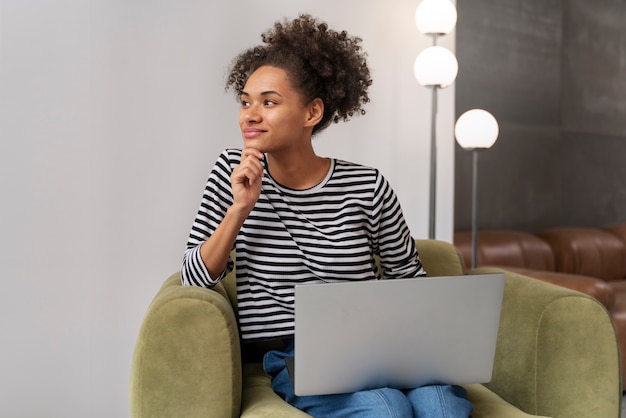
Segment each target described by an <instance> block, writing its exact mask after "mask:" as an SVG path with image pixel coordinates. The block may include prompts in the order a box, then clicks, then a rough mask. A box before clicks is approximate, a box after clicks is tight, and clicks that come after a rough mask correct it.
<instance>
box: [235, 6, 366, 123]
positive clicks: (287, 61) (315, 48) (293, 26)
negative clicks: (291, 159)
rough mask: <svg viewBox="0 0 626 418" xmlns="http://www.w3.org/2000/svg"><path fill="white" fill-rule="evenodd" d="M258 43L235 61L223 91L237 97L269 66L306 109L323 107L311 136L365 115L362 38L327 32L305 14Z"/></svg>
mask: <svg viewBox="0 0 626 418" xmlns="http://www.w3.org/2000/svg"><path fill="white" fill-rule="evenodd" d="M261 38H262V40H263V44H262V45H259V46H256V47H253V48H250V49H248V50H246V51H244V52H242V53H241V54H239V55H238V56H237V57H236V58H235V59H234V60H233V62H232V64H231V67H230V72H229V74H228V77H227V81H226V90H234V92H235V94H236V95H237V96H239V95H240V94H241V92H242V91H243V89H244V86H245V84H246V81H247V80H248V77H250V74H252V73H253V72H254V71H255V70H257V69H258V68H259V67H261V66H264V65H269V66H273V67H277V68H281V69H283V70H285V71H286V72H287V74H288V77H289V80H290V82H291V84H292V86H293V87H294V88H295V89H296V90H298V91H299V92H300V93H301V94H302V96H303V98H304V100H305V103H310V102H311V101H312V100H314V99H316V98H320V99H322V101H323V102H324V116H323V117H322V120H321V121H320V122H319V123H318V124H317V125H316V126H315V127H314V128H313V134H316V133H318V132H320V131H321V130H323V129H325V128H326V127H328V126H329V125H330V124H331V122H334V123H337V122H339V121H340V120H344V121H347V120H349V119H350V118H351V117H352V116H354V114H355V113H357V114H359V113H360V114H365V110H364V109H363V105H364V104H365V103H368V102H369V101H370V99H369V96H368V93H367V89H368V87H369V86H370V85H371V84H372V80H371V78H370V71H369V68H368V66H367V61H366V57H367V54H366V53H365V52H364V51H363V49H362V47H361V45H360V43H361V41H362V40H361V39H360V38H357V37H353V36H350V35H349V34H348V33H347V32H346V31H342V32H337V31H334V30H332V29H329V27H328V25H327V24H326V23H324V22H320V21H318V20H316V19H315V18H313V17H312V16H310V15H307V14H302V15H300V16H299V17H298V18H296V19H294V20H292V21H287V20H284V21H283V22H280V21H278V22H276V23H275V24H274V26H273V28H272V29H270V30H268V31H266V32H265V33H263V34H262V36H261Z"/></svg>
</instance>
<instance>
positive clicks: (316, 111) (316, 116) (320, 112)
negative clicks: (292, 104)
mask: <svg viewBox="0 0 626 418" xmlns="http://www.w3.org/2000/svg"><path fill="white" fill-rule="evenodd" d="M323 117H324V101H322V99H320V98H319V97H317V98H315V99H313V101H312V102H311V103H310V104H309V112H308V113H307V119H306V122H305V123H306V126H311V127H313V126H315V125H317V124H318V123H320V121H321V120H322V118H323Z"/></svg>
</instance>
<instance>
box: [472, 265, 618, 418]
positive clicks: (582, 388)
mask: <svg viewBox="0 0 626 418" xmlns="http://www.w3.org/2000/svg"><path fill="white" fill-rule="evenodd" d="M493 271H502V270H499V269H496V268H479V269H476V270H474V271H472V273H486V272H493ZM505 274H506V287H505V291H504V299H503V303H502V313H501V320H500V330H499V335H498V345H497V348H496V358H495V363H494V374H493V379H492V381H491V382H490V383H488V384H486V385H485V386H487V387H488V388H489V389H491V390H492V391H493V392H495V393H496V394H498V395H499V396H500V397H502V398H503V399H505V400H506V401H508V402H509V403H511V404H512V405H514V406H517V407H519V408H520V409H522V410H524V411H525V412H527V413H530V414H535V415H545V416H551V417H572V416H594V417H609V416H614V417H616V416H619V414H620V403H621V393H622V391H621V383H620V358H619V345H618V342H617V338H616V334H615V329H614V326H613V322H612V321H611V318H610V316H609V314H608V312H607V310H606V308H605V307H604V306H603V305H602V304H601V303H599V302H598V301H597V300H595V299H593V298H591V297H589V296H587V295H584V294H582V293H579V292H576V291H573V290H570V289H566V288H563V287H560V286H556V285H552V284H550V283H546V282H542V281H539V280H534V279H531V278H529V277H526V276H524V275H521V274H517V273H513V272H505Z"/></svg>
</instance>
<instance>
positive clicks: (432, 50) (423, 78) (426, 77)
mask: <svg viewBox="0 0 626 418" xmlns="http://www.w3.org/2000/svg"><path fill="white" fill-rule="evenodd" d="M456 19H457V14H456V8H455V7H454V4H452V2H451V1H450V0H422V2H421V3H420V4H419V5H418V6H417V9H416V11H415V25H416V26H417V29H418V30H419V31H420V32H421V33H422V34H424V35H427V36H430V37H432V41H433V45H432V46H430V47H428V48H426V49H424V50H423V51H422V52H420V53H419V54H418V56H417V58H416V59H415V63H414V65H413V72H414V75H415V78H416V79H417V82H418V83H419V84H420V85H422V86H424V87H428V88H430V89H432V101H431V122H430V196H429V222H428V238H430V239H435V218H436V200H437V90H438V89H440V88H444V87H447V86H448V85H450V84H451V83H452V82H454V79H455V78H456V75H457V72H458V69H459V66H458V63H457V60H456V57H455V56H454V54H453V53H452V52H450V50H448V49H446V48H444V47H441V46H437V38H439V37H440V36H443V35H446V34H447V33H450V32H451V31H452V29H454V26H455V25H456Z"/></svg>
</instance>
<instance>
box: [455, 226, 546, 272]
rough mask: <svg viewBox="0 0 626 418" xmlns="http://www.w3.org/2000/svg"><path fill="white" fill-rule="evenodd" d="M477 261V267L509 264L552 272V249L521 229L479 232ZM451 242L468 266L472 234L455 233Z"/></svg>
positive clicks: (467, 266) (469, 263)
mask: <svg viewBox="0 0 626 418" xmlns="http://www.w3.org/2000/svg"><path fill="white" fill-rule="evenodd" d="M477 242H478V251H477V258H478V260H477V264H478V265H479V266H493V265H496V266H511V267H523V268H528V269H534V270H546V271H553V270H554V268H555V266H554V254H553V253H552V248H551V247H550V246H549V245H548V244H547V243H546V242H544V241H543V240H542V239H540V238H538V237H537V236H535V235H532V234H530V233H527V232H522V231H511V230H493V231H479V232H478V236H477ZM454 245H455V246H456V247H457V248H458V249H459V251H460V252H461V255H462V256H463V259H464V260H465V265H466V268H469V267H470V265H471V259H472V234H471V232H469V231H461V232H456V233H455V234H454Z"/></svg>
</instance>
